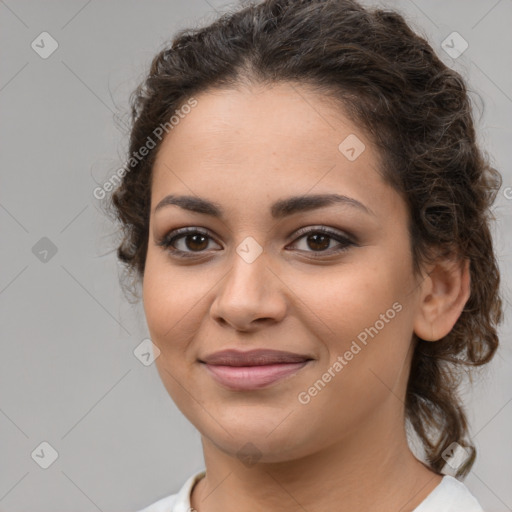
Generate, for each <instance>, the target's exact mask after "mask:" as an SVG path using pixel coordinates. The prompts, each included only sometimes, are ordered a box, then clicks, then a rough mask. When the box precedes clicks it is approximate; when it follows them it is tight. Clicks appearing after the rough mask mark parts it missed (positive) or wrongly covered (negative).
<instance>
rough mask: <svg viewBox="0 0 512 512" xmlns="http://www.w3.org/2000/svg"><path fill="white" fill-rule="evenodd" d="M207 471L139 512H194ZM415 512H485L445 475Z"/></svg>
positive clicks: (464, 488)
mask: <svg viewBox="0 0 512 512" xmlns="http://www.w3.org/2000/svg"><path fill="white" fill-rule="evenodd" d="M205 474H206V470H202V471H200V472H199V473H196V474H195V475H192V476H191V477H190V478H189V479H188V480H187V481H186V482H185V483H184V484H183V486H182V488H181V489H180V490H179V491H178V492H177V494H172V495H171V496H167V497H166V498H162V499H161V500H158V501H156V502H155V503H153V504H152V505H149V506H148V507H146V508H144V509H142V510H139V511H138V512H194V509H192V507H191V505H190V494H191V491H192V488H193V487H194V485H195V484H196V482H198V481H199V480H201V478H203V477H204V476H205ZM414 512H484V511H483V509H482V507H481V506H480V504H479V503H478V501H477V500H476V498H475V497H474V496H473V495H472V494H471V492H470V491H469V489H468V488H467V487H466V486H465V485H464V484H463V483H462V482H460V481H459V480H457V479H456V478H454V477H452V476H450V475H445V476H444V477H443V479H442V480H441V482H439V484H438V485H437V487H436V488H435V489H434V490H433V491H432V492H431V493H430V494H429V495H428V496H427V497H426V498H425V499H424V500H423V501H422V502H421V503H420V505H418V506H417V507H416V508H415V509H414Z"/></svg>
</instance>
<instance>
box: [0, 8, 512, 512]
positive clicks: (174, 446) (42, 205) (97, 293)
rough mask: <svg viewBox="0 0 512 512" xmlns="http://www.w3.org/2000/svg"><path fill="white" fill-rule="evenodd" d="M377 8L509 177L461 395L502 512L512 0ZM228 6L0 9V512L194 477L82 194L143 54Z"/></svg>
mask: <svg viewBox="0 0 512 512" xmlns="http://www.w3.org/2000/svg"><path fill="white" fill-rule="evenodd" d="M365 3H367V4H371V3H373V4H375V3H376V2H365ZM380 4H381V5H385V6H388V7H396V8H398V9H400V10H401V11H402V12H403V13H404V14H405V15H406V17H407V19H408V20H409V21H410V23H411V24H412V25H413V27H414V28H415V29H416V30H418V31H419V32H421V33H422V34H424V35H425V36H426V37H428V39H429V40H430V42H431V44H432V45H433V46H434V48H435V49H436V51H437V52H438V53H439V54H440V56H441V57H442V58H443V60H444V61H445V62H446V63H447V64H448V65H450V66H452V67H454V68H455V69H456V70H458V71H459V72H460V73H462V74H463V76H464V77H466V78H467V80H468V81H469V84H470V88H471V91H472V93H471V94H472V98H473V99H474V100H475V105H476V107H477V108H476V117H477V121H478V129H479V134H480V135H479V136H480V139H481V142H482V144H483V145H484V146H485V147H486V148H487V150H488V151H489V153H490V154H491V155H492V156H493V162H494V164H495V166H496V167H497V168H498V169H500V170H501V172H502V174H503V178H504V184H503V189H502V193H500V195H499V197H498V200H497V203H496V207H495V212H496V215H497V218H498V220H497V223H496V229H495V237H496V238H495V240H496V248H497V251H498V254H499V261H500V265H501V270H502V275H503V292H504V296H505V301H506V302H505V308H506V316H507V321H506V323H505V324H504V325H503V326H502V328H501V340H502V346H501V348H500V350H499V352H498V354H497V355H496V357H495V359H494V360H493V362H492V363H491V364H490V365H488V367H487V368H486V369H484V371H483V373H482V376H481V378H479V379H477V381H476V383H475V386H474V387H473V388H472V389H467V390H466V391H465V392H464V399H465V401H466V404H467V406H468V408H469V417H470V421H471V428H472V430H471V432H472V435H473V439H474V441H475V443H476V446H477V448H478V449H479V457H478V459H477V462H476V465H475V467H474V470H473V471H472V473H471V474H470V475H469V477H468V478H467V479H466V480H465V483H466V485H467V486H468V487H469V488H470V490H471V491H472V492H473V493H474V494H475V495H476V496H477V497H478V499H479V500H480V502H481V503H482V505H483V506H484V508H485V510H486V512H498V511H506V510H512V485H511V483H512V441H511V437H510V432H511V423H512V421H511V420H512V403H511V401H512V372H511V371H510V370H511V368H512V353H511V343H510V338H511V334H512V329H511V323H510V306H509V304H510V292H509V290H510V282H511V270H512V265H511V258H512V243H511V240H512V237H511V234H512V231H511V230H512V222H511V221H512V215H511V206H512V199H510V198H511V197H512V189H509V192H510V193H509V194H508V198H507V194H505V188H506V187H507V186H508V187H510V186H512V172H511V149H510V143H511V141H512V133H511V120H512V74H511V61H510V55H511V54H512V30H511V28H510V26H511V21H512V2H511V0H500V1H494V0H493V1H475V0H473V1H467V0H464V1H463V0H459V1H454V0H452V1H447V0H442V1H441V0H437V1H432V0H430V1H427V0H415V1H414V2H413V1H411V0H403V1H386V2H380ZM226 5H227V4H226V3H225V2H224V3H223V2H220V1H213V0H209V1H206V0H190V1H187V2H179V1H177V0H173V1H171V0H167V1H162V0H150V1H146V2H141V1H134V0H130V1H123V2H121V1H103V2H100V1H98V0H92V1H85V0H73V1H55V0H54V1H46V2H37V1H35V0H31V1H27V0H25V1H23V0H17V1H15V0H5V1H2V0H0V54H1V57H0V109H1V119H2V121H1V123H0V130H1V132H0V145H1V167H0V168H1V181H2V185H1V187H0V222H1V242H0V258H1V259H0V268H1V272H0V308H1V354H2V355H1V358H0V434H1V435H0V460H1V461H2V462H1V464H0V466H1V469H0V510H1V511H4V512H5V511H8V512H15V511H21V510H31V511H33V512H43V511H52V512H55V511H57V512H58V511H69V510H73V511H76V512H79V511H94V510H100V511H104V512H107V511H121V510H125V511H127V510H132V511H134V510H137V509H139V508H141V507H142V506H145V505H147V504H149V503H151V502H153V501H155V500H156V499H158V498H161V497H163V496H165V495H167V494H170V493H171V492H176V490H177V489H178V488H179V487H180V486H181V485H182V484H183V482H184V480H185V479H186V478H188V476H190V475H191V474H192V473H193V472H195V471H197V470H199V469H200V468H202V467H203V458H202V452H201V445H200V438H199V434H198V433H197V432H196V431H195V429H194V427H193V426H192V425H190V424H189V422H188V421H187V420H186V419H185V418H184V417H183V416H182V415H181V413H180V412H179V411H178V410H177V408H176V406H175V405H174V404H173V402H172V401H171V399H170V398H169V396H168V395H167V392H166V391H165V390H164V388H163V385H162V384H161V382H160V379H159V377H158V374H157V371H156V368H155V366H154V365H151V366H148V367H146V366H144V365H143V364H141V362H140V361H139V360H138V359H137V358H136V357H135V356H134V354H133V350H134V349H135V348H136V347H137V346H138V345H139V343H140V342H141V340H143V339H144V338H146V337H147V336H148V332H147V327H146V323H145V319H144V315H143V311H142V306H141V305H130V304H129V303H128V302H127V300H126V298H125V297H124V296H123V294H122V292H121V290H120V287H119V284H118V270H119V266H118V265H117V262H116V260H115V256H114V253H113V252H111V251H112V249H113V246H114V245H113V243H114V237H113V234H114V232H115V230H114V226H112V225H111V224H110V223H109V222H108V220H106V219H105V217H104V216H103V214H102V212H101V210H100V208H99V204H98V201H97V200H96V199H95V198H94V196H93V190H94V188H95V187H96V186H97V184H98V183H100V184H101V183H102V182H104V181H105V180H106V179H108V178H109V177H110V176H111V175H112V173H113V171H114V170H115V169H117V168H118V167H120V166H121V165H122V164H123V163H124V150H125V148H126V142H127V141H126V137H125V134H124V133H122V132H121V131H120V130H119V129H118V128H117V125H116V123H115V122H114V118H113V116H114V114H115V113H121V114H123V113H124V112H126V109H127V99H128V95H129V93H130V92H131V91H132V89H133V88H134V87H135V86H136V85H137V84H138V82H139V80H140V79H141V78H142V76H143V73H144V72H145V71H146V69H147V66H148V65H149V62H150V60H151V58H152V57H153V55H154V54H155V53H156V52H157V51H158V50H159V49H160V48H161V45H162V44H163V43H164V41H165V40H166V39H168V38H170V37H171V36H172V34H173V33H174V32H175V31H176V30H177V29H178V28H181V27H186V26H194V25H197V24H199V23H207V22H208V21H211V20H213V19H214V17H215V16H216V11H221V10H222V9H223V7H225V6H226ZM43 31H47V32H49V33H50V34H51V35H52V37H53V38H54V39H55V40H56V41H57V42H58V44H59V47H58V49H57V50H56V51H55V53H53V54H52V55H51V56H50V57H49V58H47V59H42V58H41V57H40V56H39V55H38V54H37V53H36V52H35V51H34V50H33V49H32V48H31V43H32V41H33V40H35V39H36V38H37V36H38V35H39V34H40V33H41V32H43ZM453 31H457V32H459V33H460V34H461V35H462V36H463V37H464V39H465V40H466V41H467V42H468V44H469V47H468V49H467V50H466V51H465V53H464V54H463V55H462V56H460V57H458V58H457V59H453V58H451V57H450V56H448V55H447V54H446V53H445V52H444V50H443V49H442V47H441V42H442V41H443V40H444V39H445V38H446V37H447V36H448V35H449V34H451V33H452V32H453ZM482 101H483V104H482ZM43 237H47V238H48V239H49V240H51V242H52V244H54V246H55V248H56V250H57V252H56V253H55V254H54V255H52V253H51V252H49V253H48V255H47V256H46V259H47V261H41V259H40V258H41V257H42V256H41V253H40V254H39V257H36V255H37V250H36V249H37V248H39V250H40V246H39V245H36V244H37V243H39V244H43V245H44V244H48V241H42V242H39V241H40V239H41V238H43ZM34 246H36V249H33V248H34ZM34 252H35V253H36V254H34ZM43 441H46V442H48V443H50V445H51V446H53V447H54V449H55V450H56V451H57V452H58V458H57V460H56V461H55V462H54V463H53V464H52V465H51V466H50V467H49V468H48V469H42V468H41V467H40V466H39V465H38V464H36V462H35V460H34V458H33V457H32V456H31V454H32V453H33V451H34V450H35V449H36V448H37V447H38V446H39V445H40V443H41V442H43ZM47 453H48V452H47Z"/></svg>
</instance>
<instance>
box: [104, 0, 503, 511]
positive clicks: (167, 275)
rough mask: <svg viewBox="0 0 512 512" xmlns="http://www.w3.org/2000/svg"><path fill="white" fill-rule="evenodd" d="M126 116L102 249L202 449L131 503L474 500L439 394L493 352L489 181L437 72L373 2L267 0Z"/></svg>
mask: <svg viewBox="0 0 512 512" xmlns="http://www.w3.org/2000/svg"><path fill="white" fill-rule="evenodd" d="M132 107H133V108H132V114H133V127H132V132H131V139H130V154H129V160H128V165H127V168H126V169H125V175H124V177H123V182H122V183H121V185H120V186H119V188H118V189H117V190H116V191H115V193H114V194H113V196H112V205H111V206H112V208H113V213H114V214H115V216H116V218H117V219H119V221H120V222H121V223H122V226H123V230H124V231H123V233H124V238H123V240H122V241H121V244H120V246H119V248H118V256H119V258H120V260H121V261H122V262H124V263H125V264H126V267H127V270H128V271H130V272H131V273H132V275H133V276H134V277H135V279H136V281H135V284H137V285H138V284H142V299H143V303H144V311H145V314H146V319H147V323H148V328H149V331H150V334H151V340H152V342H153V344H154V350H155V351H157V355H158V357H157V358H156V361H155V362H156V365H157V368H158V371H159V374H160V376H161V378H162V381H163V384H164V385H165V387H166V389H167V391H168V392H169V394H170V396H171V397H172V399H173V400H174V401H175V403H176V404H177V406H178V407H179V408H180V410H181V411H182V412H183V414H184V415H185V416H186V417H187V418H188V419H189V420H190V422H191V423H192V424H193V425H194V426H195V427H196V428H197V429H198V430H199V432H200V433H201V439H202V445H203V451H204V458H205V470H204V471H201V472H200V473H198V474H196V475H191V476H189V478H188V480H186V481H185V483H184V485H183V487H182V488H181V490H180V491H179V493H178V494H174V495H170V496H167V497H166V498H163V499H161V500H159V501H157V502H156V503H153V505H151V506H149V507H147V508H145V509H144V512H156V511H168V512H170V511H174V512H178V511H185V510H197V511H199V512H213V511H221V510H222V511H224V512H227V511H232V510H237V511H256V510H266V511H274V510H275V511H280V512H281V511H296V510H307V511H308V512H314V511H325V510H350V511H351V512H359V511H368V510H372V511H383V512H384V511H385V512H389V511H398V510H400V511H401V512H411V511H414V512H428V511H435V512H444V511H446V512H447V511H451V512H455V511H464V512H472V511H475V512H476V511H481V510H482V509H481V507H480V505H479V504H478V502H477V500H476V499H475V498H474V497H473V496H472V495H471V493H470V492H469V490H468V489H467V488H466V486H465V485H464V484H463V483H462V482H461V481H459V480H458V479H457V478H456V477H459V478H461V477H464V476H465V475H466V474H467V473H468V472H469V471H470V469H471V466H472V464H473V461H474V458H475V449H474V446H473V445H472V443H471V440H470V439H469V438H468V426H467V422H466V415H465V413H464V410H463V408H462V404H461V401H460V399H459V397H458V395H457V385H458V382H459V380H460V377H461V376H462V375H463V370H464V369H466V368H468V367H471V366H476V365H482V364H485V363H487V362H489V361H490V360H491V358H492V357H493V355H494V353H495V351H496V349H497V346H498V338H497V334H496V326H497V325H498V324H499V322H500V321H501V319H502V309H501V300H500V296H499V271H498V266H497V262H496V258H495V254H494V249H493V245H492V239H491V235H490V230H489V218H490V206H491V205H492V203H493V201H494V197H495V194H496V191H497V190H498V189H499V187H500V185H501V179H500V175H499V173H498V172H497V171H496V170H494V169H493V168H492V167H490V165H489V164H488V162H486V160H485V159H484V158H483V156H482V153H481V152H480V149H479V148H478V147H477V145H476V142H475V133H474V127H473V121H472V114H471V105H470V101H469V99H468V96H467V91H466V87H465V84H464V81H463V80H462V78H461V77H460V75H459V74H458V73H456V72H455V71H453V70H451V69H449V68H447V67H446V66H445V65H444V64H443V63H442V62H441V61H440V60H439V58H438V57H437V56H436V55H435V53H434V51H433V50H432V48H431V47H430V46H429V44H428V43H427V42H426V41H425V40H424V39H422V38H421V37H419V36H418V35H416V34H415V33H414V32H413V31H412V30H411V29H410V28H409V27H408V25H407V24H406V23H405V21H404V19H403V18H402V17H401V16H400V15H399V14H397V13H395V12H391V11H383V10H378V9H374V10H371V9H365V8H363V7H362V6H361V5H359V4H358V3H357V2H355V1H350V0H324V1H322V0H310V1H307V0H293V1H292V0H267V1H264V2H262V3H259V4H257V5H249V6H246V7H244V8H240V9H239V10H238V11H235V12H232V13H230V14H226V15H224V16H222V17H221V18H220V19H218V20H217V21H215V22H214V23H212V24H211V25H209V26H207V27H205V28H202V29H198V30H185V31H183V32H181V33H180V34H178V35H177V36H176V38H175V39H174V41H173V43H172V45H171V46H170V47H169V48H166V49H164V50H162V51H161V52H160V53H159V54H158V55H157V56H156V57H155V58H154V60H153V62H152V65H151V69H150V72H149V75H148V76H147V78H146V80H145V81H144V83H142V84H141V86H140V87H139V88H138V89H137V90H136V92H135V94H134V96H133V103H132ZM407 427H410V428H407ZM413 435H414V436H416V439H417V440H419V442H420V443H421V446H422V448H423V453H422V454H413V451H412V450H411V448H410V446H409V441H411V436H413ZM450 472H451V474H452V475H453V476H452V475H450V474H447V473H450Z"/></svg>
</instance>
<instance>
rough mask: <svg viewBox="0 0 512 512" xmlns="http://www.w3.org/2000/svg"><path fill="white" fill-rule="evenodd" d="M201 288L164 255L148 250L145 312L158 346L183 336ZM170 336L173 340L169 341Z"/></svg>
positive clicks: (196, 304) (145, 277)
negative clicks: (175, 269)
mask: <svg viewBox="0 0 512 512" xmlns="http://www.w3.org/2000/svg"><path fill="white" fill-rule="evenodd" d="M191 280H192V281H193V282H194V285H192V286H191V282H190V281H191ZM200 292H201V290H200V288H199V289H198V287H197V283H196V281H195V280H194V279H193V278H192V279H191V277H187V274H186V273H183V272H173V271H172V268H171V266H170V264H169V262H167V261H165V258H163V257H161V256H160V255H155V254H151V251H149V252H148V257H147V260H146V268H145V272H144V281H143V286H142V294H143V302H144V312H145V316H146V321H147V324H148V328H149V330H150V332H151V335H152V337H153V340H154V342H155V343H156V344H157V345H158V346H159V348H160V349H161V350H167V349H168V348H170V347H169V345H174V344H175V343H179V339H180V338H183V337H184V332H185V330H186V325H187V323H188V322H190V321H191V320H190V319H191V318H192V317H193V316H194V314H197V313H196V311H197V310H198V309H199V308H200V303H198V299H199V298H200ZM178 334H179V336H178ZM171 339H172V340H174V342H175V343H173V344H170V343H169V340H171Z"/></svg>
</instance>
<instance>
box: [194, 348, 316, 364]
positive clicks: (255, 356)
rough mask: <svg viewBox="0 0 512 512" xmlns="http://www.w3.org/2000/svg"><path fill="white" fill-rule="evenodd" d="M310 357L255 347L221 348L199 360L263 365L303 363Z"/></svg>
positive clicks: (208, 362)
mask: <svg viewBox="0 0 512 512" xmlns="http://www.w3.org/2000/svg"><path fill="white" fill-rule="evenodd" d="M310 359H312V358H311V357H310V356H307V355H303V354H295V353H293V352H283V351H281V350H268V349H255V350H249V351H245V352H242V351H240V350H233V349H230V350H222V351H221V352H215V353H213V354H210V355H208V356H206V357H205V358H204V359H202V360H200V361H201V362H203V363H206V364H210V365H222V366H265V365H270V364H283V363H303V362H304V361H308V360H310Z"/></svg>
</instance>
